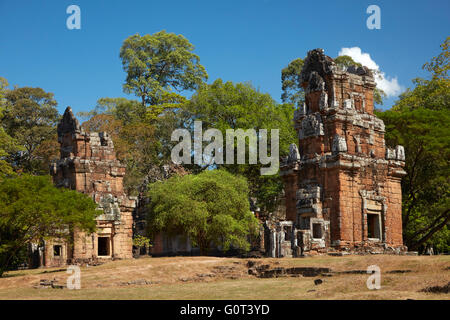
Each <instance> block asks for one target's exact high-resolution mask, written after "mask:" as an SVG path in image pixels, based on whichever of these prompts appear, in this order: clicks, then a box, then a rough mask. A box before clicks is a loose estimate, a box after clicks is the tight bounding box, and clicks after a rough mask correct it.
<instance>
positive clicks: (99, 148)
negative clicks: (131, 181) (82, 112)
mask: <svg viewBox="0 0 450 320" xmlns="http://www.w3.org/2000/svg"><path fill="white" fill-rule="evenodd" d="M58 142H59V143H60V146H61V148H60V153H61V158H60V160H58V161H57V162H56V163H53V164H52V166H51V175H52V176H53V181H54V183H55V185H56V186H58V187H66V188H70V189H74V190H77V191H79V192H83V193H86V194H88V195H90V196H91V197H92V199H93V200H94V201H95V202H96V203H97V204H98V208H99V209H101V210H103V213H102V214H101V215H100V216H98V217H97V219H96V220H97V231H96V232H95V233H94V234H86V233H84V232H80V231H78V232H77V231H76V232H74V235H73V245H66V244H65V243H57V242H55V241H53V242H52V243H51V245H53V248H51V246H49V245H48V244H47V246H46V250H45V265H46V266H48V265H60V264H64V263H65V262H66V261H67V260H72V261H75V262H77V261H91V260H92V259H94V260H95V259H99V258H100V259H111V258H120V259H124V258H132V225H133V218H132V211H133V208H134V207H135V202H136V199H135V198H132V197H128V196H127V195H126V194H125V192H124V190H123V177H124V175H125V166H124V165H122V164H121V163H120V162H119V161H118V160H117V159H116V155H115V152H114V146H113V142H112V140H111V139H110V137H109V136H108V134H107V133H106V132H101V133H96V132H95V133H86V132H84V131H83V129H82V128H81V127H80V125H79V123H78V121H77V119H76V118H75V117H74V115H73V113H72V109H71V108H70V107H68V108H67V109H66V111H65V112H64V115H63V118H62V120H61V121H60V123H59V124H58Z"/></svg>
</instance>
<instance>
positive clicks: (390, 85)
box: [339, 47, 403, 98]
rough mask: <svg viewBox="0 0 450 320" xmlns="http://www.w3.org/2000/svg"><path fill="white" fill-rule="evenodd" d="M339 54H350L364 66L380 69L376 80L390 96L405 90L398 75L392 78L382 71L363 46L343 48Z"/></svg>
mask: <svg viewBox="0 0 450 320" xmlns="http://www.w3.org/2000/svg"><path fill="white" fill-rule="evenodd" d="M339 56H349V57H351V58H352V59H353V60H354V61H356V62H358V63H361V64H362V65H363V66H366V67H368V68H369V69H372V70H376V71H378V76H375V82H376V83H377V87H378V88H380V89H381V90H383V91H384V92H385V93H386V95H387V97H388V98H390V97H395V96H398V95H399V94H400V93H401V92H402V91H403V87H402V86H401V85H400V84H399V83H398V80H397V77H393V78H390V77H388V76H386V74H385V73H384V72H382V71H380V67H379V66H378V65H377V64H376V63H375V61H373V60H372V58H371V57H370V54H368V53H365V52H362V51H361V48H359V47H353V48H342V49H341V51H339Z"/></svg>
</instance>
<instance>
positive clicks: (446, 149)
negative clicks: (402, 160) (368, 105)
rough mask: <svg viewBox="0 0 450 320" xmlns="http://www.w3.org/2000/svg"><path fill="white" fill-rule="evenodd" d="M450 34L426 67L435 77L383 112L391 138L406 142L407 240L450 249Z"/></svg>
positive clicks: (417, 81)
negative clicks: (449, 73)
mask: <svg viewBox="0 0 450 320" xmlns="http://www.w3.org/2000/svg"><path fill="white" fill-rule="evenodd" d="M448 42H449V38H447V39H446V40H445V42H444V43H443V44H442V45H441V48H442V52H441V53H440V55H438V56H437V57H435V58H433V59H432V60H431V62H429V63H426V64H425V65H424V66H423V68H424V69H426V70H428V71H430V72H431V77H430V79H420V78H417V79H414V80H413V83H414V84H415V87H414V88H413V89H412V90H411V89H408V90H407V91H406V92H405V93H403V94H402V95H401V96H400V99H399V101H397V102H396V104H395V105H394V106H393V107H392V109H391V110H388V111H385V112H379V113H378V116H379V117H380V118H382V119H383V121H384V122H385V124H386V144H387V145H389V146H394V145H396V144H402V145H404V146H405V153H406V165H405V170H406V172H407V176H406V177H405V178H404V179H403V182H402V194H403V229H404V242H405V244H406V245H407V246H408V247H409V248H410V250H418V249H421V248H422V249H423V248H424V246H425V245H433V246H435V247H436V248H437V249H438V250H439V251H441V252H442V251H444V252H445V251H446V252H448V251H449V249H450V228H449V224H450V210H449V208H450V198H449V195H450V179H449V177H450V128H449V123H450V114H449V110H450V105H449V102H450V86H449V78H448V69H449V61H448V56H449V51H448Z"/></svg>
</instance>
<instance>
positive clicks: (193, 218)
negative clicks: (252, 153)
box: [147, 170, 258, 254]
mask: <svg viewBox="0 0 450 320" xmlns="http://www.w3.org/2000/svg"><path fill="white" fill-rule="evenodd" d="M148 196H149V199H150V203H149V208H150V214H149V215H148V218H147V219H148V229H149V231H150V233H151V234H152V235H153V236H154V235H155V234H156V233H157V232H160V231H163V232H165V233H167V234H170V235H175V234H184V235H186V236H188V237H189V238H190V240H191V242H192V244H193V245H194V246H198V247H199V248H200V251H201V253H202V254H205V253H206V252H207V251H208V249H210V248H211V245H213V244H215V245H216V246H221V247H222V250H223V251H227V250H229V249H230V248H235V249H242V250H249V248H250V243H249V238H250V239H251V237H255V236H256V235H257V230H258V222H257V219H256V218H255V217H254V216H253V214H252V213H251V212H250V208H249V201H248V186H247V182H246V180H245V178H243V177H239V176H235V175H232V174H230V173H228V172H226V171H224V170H207V171H203V172H201V173H199V174H197V175H185V176H182V177H181V176H174V177H172V178H169V179H168V180H165V181H158V182H155V183H153V184H151V185H150V186H149V191H148Z"/></svg>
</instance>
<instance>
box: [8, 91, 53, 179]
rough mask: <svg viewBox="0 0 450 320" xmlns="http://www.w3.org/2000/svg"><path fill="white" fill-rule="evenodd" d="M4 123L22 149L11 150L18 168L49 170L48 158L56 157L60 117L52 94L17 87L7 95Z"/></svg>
mask: <svg viewBox="0 0 450 320" xmlns="http://www.w3.org/2000/svg"><path fill="white" fill-rule="evenodd" d="M4 96H5V97H4V102H3V103H4V111H3V116H2V118H1V125H2V128H3V129H4V131H5V132H6V134H8V135H9V136H11V137H12V138H13V139H14V140H15V143H16V144H17V145H18V146H20V147H21V148H22V149H23V151H22V152H12V151H13V150H10V152H9V157H8V160H9V163H13V164H14V166H15V170H16V171H24V172H27V173H33V174H45V173H47V172H48V166H49V161H50V160H51V159H54V158H56V157H57V153H58V145H57V139H56V123H57V121H58V120H59V118H60V116H59V114H58V111H57V110H56V104H57V103H56V101H55V100H54V98H53V94H52V93H47V92H45V91H44V90H42V89H41V88H30V87H23V88H15V89H13V90H7V91H6V94H5V95H4Z"/></svg>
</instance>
